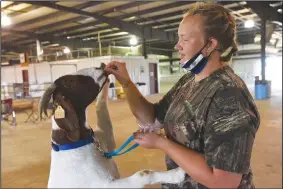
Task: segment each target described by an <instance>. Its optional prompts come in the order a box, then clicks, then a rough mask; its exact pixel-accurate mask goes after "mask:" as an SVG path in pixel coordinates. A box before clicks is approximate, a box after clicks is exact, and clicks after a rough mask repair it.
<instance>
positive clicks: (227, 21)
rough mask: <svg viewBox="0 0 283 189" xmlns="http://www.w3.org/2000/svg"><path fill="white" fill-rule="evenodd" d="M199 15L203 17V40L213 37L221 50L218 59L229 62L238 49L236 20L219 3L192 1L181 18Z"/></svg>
mask: <svg viewBox="0 0 283 189" xmlns="http://www.w3.org/2000/svg"><path fill="white" fill-rule="evenodd" d="M193 15H200V16H201V17H202V18H203V28H204V34H205V40H208V39H209V38H210V37H213V38H215V39H217V40H218V42H219V47H218V50H220V51H221V52H222V55H221V57H220V60H222V61H224V62H229V61H230V60H231V58H232V56H233V55H234V54H235V53H236V52H237V51H238V47H237V43H236V22H235V20H234V18H233V16H232V15H231V14H230V13H229V11H228V10H227V9H225V8H224V7H223V6H221V5H220V4H216V3H212V2H209V3H204V2H197V3H193V4H192V5H191V6H190V8H189V10H188V11H187V12H186V13H185V14H184V16H183V19H185V18H187V17H189V16H193Z"/></svg>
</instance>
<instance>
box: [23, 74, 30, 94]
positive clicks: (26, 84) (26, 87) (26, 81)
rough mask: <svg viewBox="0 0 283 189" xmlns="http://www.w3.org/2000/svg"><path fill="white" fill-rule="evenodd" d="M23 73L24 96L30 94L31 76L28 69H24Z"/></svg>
mask: <svg viewBox="0 0 283 189" xmlns="http://www.w3.org/2000/svg"><path fill="white" fill-rule="evenodd" d="M22 75H23V92H24V97H26V96H29V77H28V70H22Z"/></svg>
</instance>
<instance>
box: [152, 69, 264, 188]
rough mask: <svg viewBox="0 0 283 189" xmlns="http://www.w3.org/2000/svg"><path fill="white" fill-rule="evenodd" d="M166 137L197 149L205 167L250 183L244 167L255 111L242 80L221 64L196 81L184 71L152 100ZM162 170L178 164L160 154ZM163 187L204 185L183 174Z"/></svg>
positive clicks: (243, 185) (248, 156)
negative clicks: (178, 182) (174, 83)
mask: <svg viewBox="0 0 283 189" xmlns="http://www.w3.org/2000/svg"><path fill="white" fill-rule="evenodd" d="M154 107H155V114H156V117H157V119H158V121H159V122H161V123H163V124H164V125H165V133H166V136H167V138H168V139H170V140H172V141H174V142H176V143H178V144H180V145H182V146H185V147H187V148H189V149H191V150H194V151H196V152H199V153H202V154H204V156H205V159H206V163H207V165H208V166H210V167H214V168H217V169H221V170H224V171H229V172H234V173H241V174H243V177H242V180H241V183H240V186H239V188H246V189H248V188H254V185H253V181H252V176H253V174H252V170H251V167H250V160H251V153H252V147H253V142H254V139H255V134H256V132H257V130H258V127H259V120H260V118H259V113H258V110H257V108H256V105H255V104H254V101H253V98H252V96H251V94H250V93H249V90H248V89H247V87H246V85H245V83H244V82H243V80H242V79H241V78H240V77H238V76H237V75H236V74H235V73H234V71H233V70H232V69H231V68H230V67H229V66H225V67H222V68H220V69H218V70H217V71H215V72H213V73H212V74H211V75H210V76H208V77H207V78H205V79H203V80H201V81H200V82H195V80H194V75H193V74H191V73H187V74H185V75H184V76H183V77H182V78H181V79H180V80H179V81H178V82H177V84H176V85H175V86H174V87H173V88H172V89H171V90H170V91H169V92H168V93H167V94H166V95H165V96H164V97H163V98H162V99H161V100H160V101H159V102H158V103H156V104H155V105H154ZM165 160H166V166H167V169H168V170H170V169H174V168H177V167H178V165H177V164H176V163H175V162H174V161H173V160H172V159H170V158H169V157H168V156H166V157H165ZM162 187H163V188H196V189H203V188H207V187H205V186H203V185H202V184H200V183H197V182H196V181H194V180H193V179H192V178H191V177H190V176H189V175H186V178H185V180H184V181H183V182H182V183H180V184H178V185H174V184H163V185H162Z"/></svg>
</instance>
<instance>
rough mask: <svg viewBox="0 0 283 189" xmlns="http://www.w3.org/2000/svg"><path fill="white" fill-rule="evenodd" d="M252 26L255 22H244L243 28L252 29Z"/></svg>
mask: <svg viewBox="0 0 283 189" xmlns="http://www.w3.org/2000/svg"><path fill="white" fill-rule="evenodd" d="M254 25H255V22H254V21H253V20H247V21H246V22H245V28H252V27H254Z"/></svg>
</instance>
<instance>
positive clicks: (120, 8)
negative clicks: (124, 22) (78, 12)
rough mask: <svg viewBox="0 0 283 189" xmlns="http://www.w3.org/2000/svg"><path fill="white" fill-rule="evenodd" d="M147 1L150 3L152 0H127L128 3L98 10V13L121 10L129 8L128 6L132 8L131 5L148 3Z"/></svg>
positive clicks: (103, 13)
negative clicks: (128, 0) (130, 0)
mask: <svg viewBox="0 0 283 189" xmlns="http://www.w3.org/2000/svg"><path fill="white" fill-rule="evenodd" d="M148 3H152V1H133V2H129V3H127V4H124V5H120V6H117V7H112V8H109V9H106V10H103V11H99V14H100V15H105V14H109V13H112V12H121V11H123V10H126V9H130V8H133V7H137V6H140V5H144V4H148Z"/></svg>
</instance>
